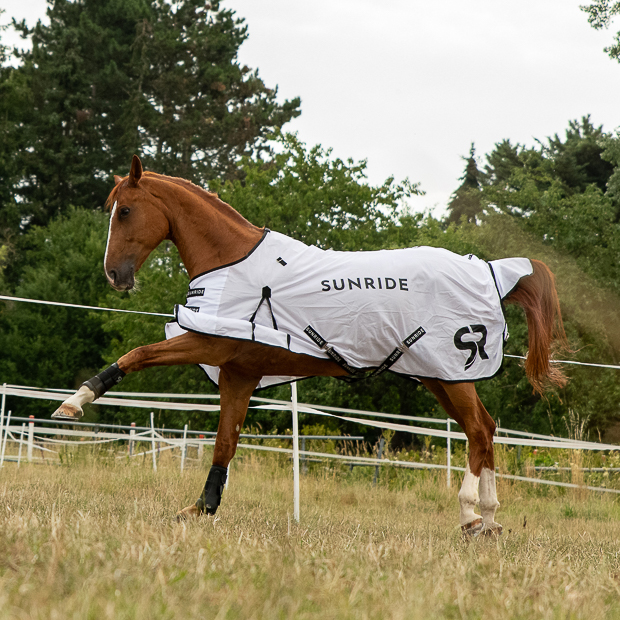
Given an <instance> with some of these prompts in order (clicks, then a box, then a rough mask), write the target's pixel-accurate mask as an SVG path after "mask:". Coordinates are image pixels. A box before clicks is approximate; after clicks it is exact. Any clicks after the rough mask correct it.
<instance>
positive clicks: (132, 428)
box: [129, 422, 136, 456]
mask: <svg viewBox="0 0 620 620" xmlns="http://www.w3.org/2000/svg"><path fill="white" fill-rule="evenodd" d="M135 434H136V423H135V422H132V423H131V430H130V431H129V437H134V436H135ZM129 456H133V439H130V440H129Z"/></svg>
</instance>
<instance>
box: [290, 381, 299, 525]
mask: <svg viewBox="0 0 620 620" xmlns="http://www.w3.org/2000/svg"><path fill="white" fill-rule="evenodd" d="M291 405H292V406H291V410H292V414H293V487H294V491H293V517H294V518H295V521H297V523H299V418H298V415H297V382H296V381H293V383H291Z"/></svg>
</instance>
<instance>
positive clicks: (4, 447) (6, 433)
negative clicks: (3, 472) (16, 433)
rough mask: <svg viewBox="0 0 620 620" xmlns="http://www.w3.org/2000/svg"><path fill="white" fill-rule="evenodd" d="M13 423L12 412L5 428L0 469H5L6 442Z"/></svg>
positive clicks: (7, 418)
mask: <svg viewBox="0 0 620 620" xmlns="http://www.w3.org/2000/svg"><path fill="white" fill-rule="evenodd" d="M10 423H11V412H10V411H9V415H8V416H7V417H6V424H5V428H4V441H3V442H2V454H0V467H4V452H5V450H6V440H7V439H8V438H9V424H10Z"/></svg>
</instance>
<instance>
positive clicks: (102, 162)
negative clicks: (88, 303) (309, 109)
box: [0, 0, 299, 231]
mask: <svg viewBox="0 0 620 620" xmlns="http://www.w3.org/2000/svg"><path fill="white" fill-rule="evenodd" d="M48 1H49V9H48V16H49V19H50V24H49V25H44V24H42V23H41V22H39V23H38V24H37V25H36V26H35V27H34V28H32V29H29V28H28V27H27V26H26V24H25V23H24V22H22V23H19V24H17V23H16V24H14V25H15V27H16V28H17V29H18V30H19V31H20V32H21V33H22V36H24V37H26V38H30V39H31V41H32V50H29V51H25V52H19V53H17V56H18V58H19V60H20V61H21V65H20V66H19V67H17V68H14V69H7V70H5V71H3V73H2V74H1V76H0V77H1V78H2V81H1V82H0V90H1V91H4V90H5V89H8V90H10V91H11V92H13V93H18V94H19V97H17V96H15V97H13V99H10V100H6V101H3V103H2V104H1V105H2V106H3V108H4V110H3V111H4V112H5V116H4V119H3V123H4V124H3V137H4V140H3V142H2V145H1V146H0V161H4V160H7V159H9V158H11V159H12V161H13V162H14V164H13V169H14V173H13V174H12V175H11V177H10V183H9V188H10V189H9V192H10V200H7V198H6V197H5V198H4V199H3V203H4V204H7V203H8V202H11V207H10V209H9V211H10V212H14V213H15V216H14V217H11V218H9V219H10V221H8V222H7V224H8V225H10V226H11V228H12V230H13V231H19V230H20V229H23V228H25V227H28V226H31V225H41V224H45V223H47V222H48V221H49V220H50V218H51V217H52V216H54V215H55V214H60V213H63V212H65V211H66V209H67V208H68V205H70V204H73V205H79V206H84V207H87V208H96V207H99V206H101V205H102V204H103V202H104V200H105V198H106V196H107V194H108V191H109V183H110V179H111V177H112V175H113V174H114V173H120V174H123V173H125V172H126V168H127V163H128V162H129V161H130V159H131V155H132V154H133V153H139V154H141V155H142V156H143V158H144V160H145V163H146V164H147V165H148V166H153V167H154V168H155V169H157V170H158V171H160V172H164V173H167V174H173V175H179V176H183V177H185V178H190V179H192V180H195V181H201V182H205V181H206V180H208V179H212V178H215V177H218V176H220V177H226V178H233V177H235V175H236V174H238V171H239V169H238V160H239V157H240V156H241V155H243V154H248V153H250V152H252V151H253V149H255V148H264V146H265V136H266V135H267V133H269V132H271V131H273V130H274V129H278V128H280V127H281V126H282V125H283V124H284V123H285V122H286V121H288V120H289V119H290V118H292V117H294V116H297V115H298V114H299V99H294V100H293V101H286V102H284V103H283V104H279V103H277V101H276V91H275V90H272V89H269V88H267V87H266V86H265V84H264V83H263V82H262V80H261V79H260V78H259V76H258V73H257V71H252V70H250V69H249V68H247V67H241V66H239V63H238V61H237V52H238V49H239V46H240V45H241V44H242V43H243V41H244V40H245V39H246V38H247V28H246V27H245V26H244V25H243V20H242V19H240V18H237V17H235V15H234V12H233V11H232V10H229V9H221V8H220V6H219V1H218V0H215V1H214V2H212V3H211V4H206V3H205V2H204V0H178V1H176V2H172V3H169V2H166V1H165V0H127V1H125V2H118V1H117V0H103V1H102V0H76V1H75V2H70V1H69V0H48ZM15 84H18V85H19V88H17V87H15Z"/></svg>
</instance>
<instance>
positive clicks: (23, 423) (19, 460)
mask: <svg viewBox="0 0 620 620" xmlns="http://www.w3.org/2000/svg"><path fill="white" fill-rule="evenodd" d="M25 428H26V423H25V422H22V432H21V433H20V435H19V450H18V451H17V467H19V464H20V463H21V461H22V446H23V444H24V429H25Z"/></svg>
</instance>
